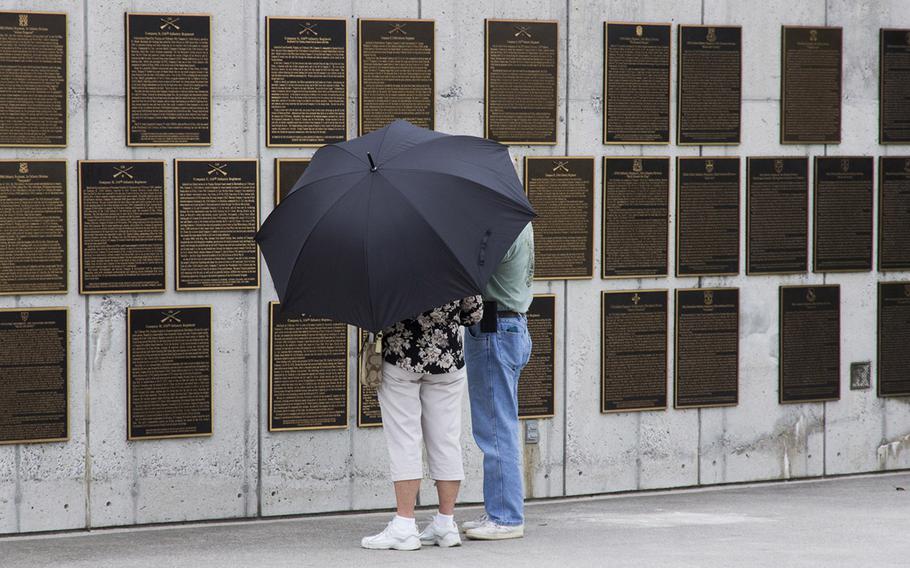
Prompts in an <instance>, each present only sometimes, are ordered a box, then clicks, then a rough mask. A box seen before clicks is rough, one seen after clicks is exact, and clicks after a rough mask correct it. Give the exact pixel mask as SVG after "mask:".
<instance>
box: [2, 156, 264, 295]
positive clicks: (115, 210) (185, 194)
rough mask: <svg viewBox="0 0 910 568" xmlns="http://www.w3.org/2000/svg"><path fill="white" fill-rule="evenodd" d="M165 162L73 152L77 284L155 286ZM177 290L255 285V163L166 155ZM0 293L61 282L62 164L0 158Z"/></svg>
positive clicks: (160, 276) (161, 262) (55, 288)
mask: <svg viewBox="0 0 910 568" xmlns="http://www.w3.org/2000/svg"><path fill="white" fill-rule="evenodd" d="M164 170H165V163H164V162H163V161H153V160H128V161H100V160H81V161H79V163H78V176H79V216H78V218H79V291H80V293H82V294H110V293H124V292H131V293H137V292H163V291H164V290H165V288H166V284H165V282H166V271H167V269H166V263H165V221H164V216H165V190H164V186H165V183H164V179H165V172H164ZM174 178H175V191H174V201H175V206H174V207H175V211H176V215H175V221H176V240H175V242H176V253H177V254H176V259H177V261H176V267H175V268H176V283H177V290H219V289H250V288H258V286H259V251H258V248H257V246H256V242H255V240H254V238H253V237H254V235H255V234H256V230H257V229H258V227H259V162H258V161H257V160H254V159H249V160H236V159H234V160H175V162H174ZM0 200H2V201H3V202H4V203H8V204H10V207H4V208H3V209H2V210H0V220H2V223H0V241H2V242H3V243H5V246H6V247H7V248H6V249H5V251H4V254H3V255H0V294H41V293H65V292H66V290H67V278H66V276H67V229H66V219H67V204H66V162H64V161H43V160H29V161H19V160H16V161H0Z"/></svg>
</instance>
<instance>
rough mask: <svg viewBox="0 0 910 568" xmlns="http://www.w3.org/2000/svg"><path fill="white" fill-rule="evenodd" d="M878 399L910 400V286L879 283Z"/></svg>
mask: <svg viewBox="0 0 910 568" xmlns="http://www.w3.org/2000/svg"><path fill="white" fill-rule="evenodd" d="M877 345H878V396H881V397H885V396H910V373H908V372H907V369H910V349H908V348H907V347H908V346H910V282H879V283H878V341H877Z"/></svg>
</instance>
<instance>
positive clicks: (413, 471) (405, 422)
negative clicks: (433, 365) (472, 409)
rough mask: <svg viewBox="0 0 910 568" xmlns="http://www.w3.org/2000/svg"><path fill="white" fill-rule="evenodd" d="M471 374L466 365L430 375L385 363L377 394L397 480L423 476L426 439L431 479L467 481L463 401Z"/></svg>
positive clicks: (393, 472) (383, 427) (390, 458)
mask: <svg viewBox="0 0 910 568" xmlns="http://www.w3.org/2000/svg"><path fill="white" fill-rule="evenodd" d="M467 376H468V372H467V367H462V368H461V369H459V370H457V371H454V372H452V373H445V374H442V375H430V374H420V373H414V372H412V371H407V370H405V369H402V368H401V367H399V366H397V365H392V364H390V363H386V362H383V364H382V383H381V384H380V385H379V390H378V394H379V407H380V408H381V409H382V429H383V430H384V431H385V439H386V444H387V446H388V448H389V461H390V462H391V470H392V481H404V480H407V479H422V478H423V459H422V457H423V452H422V451H421V441H423V442H425V443H426V447H427V461H428V462H429V466H430V468H429V469H430V478H432V479H435V480H437V481H461V480H463V479H464V465H463V464H462V461H461V403H462V399H463V397H464V389H465V384H466V382H467V381H466V378H467Z"/></svg>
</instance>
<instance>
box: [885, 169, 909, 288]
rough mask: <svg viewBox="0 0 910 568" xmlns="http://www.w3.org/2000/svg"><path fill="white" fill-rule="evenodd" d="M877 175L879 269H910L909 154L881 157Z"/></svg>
mask: <svg viewBox="0 0 910 568" xmlns="http://www.w3.org/2000/svg"><path fill="white" fill-rule="evenodd" d="M878 176H879V183H878V269H879V270H880V271H882V272H885V271H889V270H910V156H902V157H892V156H881V157H880V158H879V161H878Z"/></svg>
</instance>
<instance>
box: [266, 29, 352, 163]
mask: <svg viewBox="0 0 910 568" xmlns="http://www.w3.org/2000/svg"><path fill="white" fill-rule="evenodd" d="M347 25H348V23H347V20H339V19H325V18H276V17H273V16H268V17H266V19H265V33H266V45H267V46H268V47H267V50H266V55H265V57H266V67H265V73H266V80H265V85H266V95H265V101H266V102H265V104H266V108H265V125H266V132H267V135H266V145H267V146H270V147H274V146H321V145H323V144H332V143H334V142H342V141H343V140H344V139H345V138H347V123H348V112H347V108H348V107H347V89H348V83H347V73H346V69H347V59H348V58H347Z"/></svg>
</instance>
